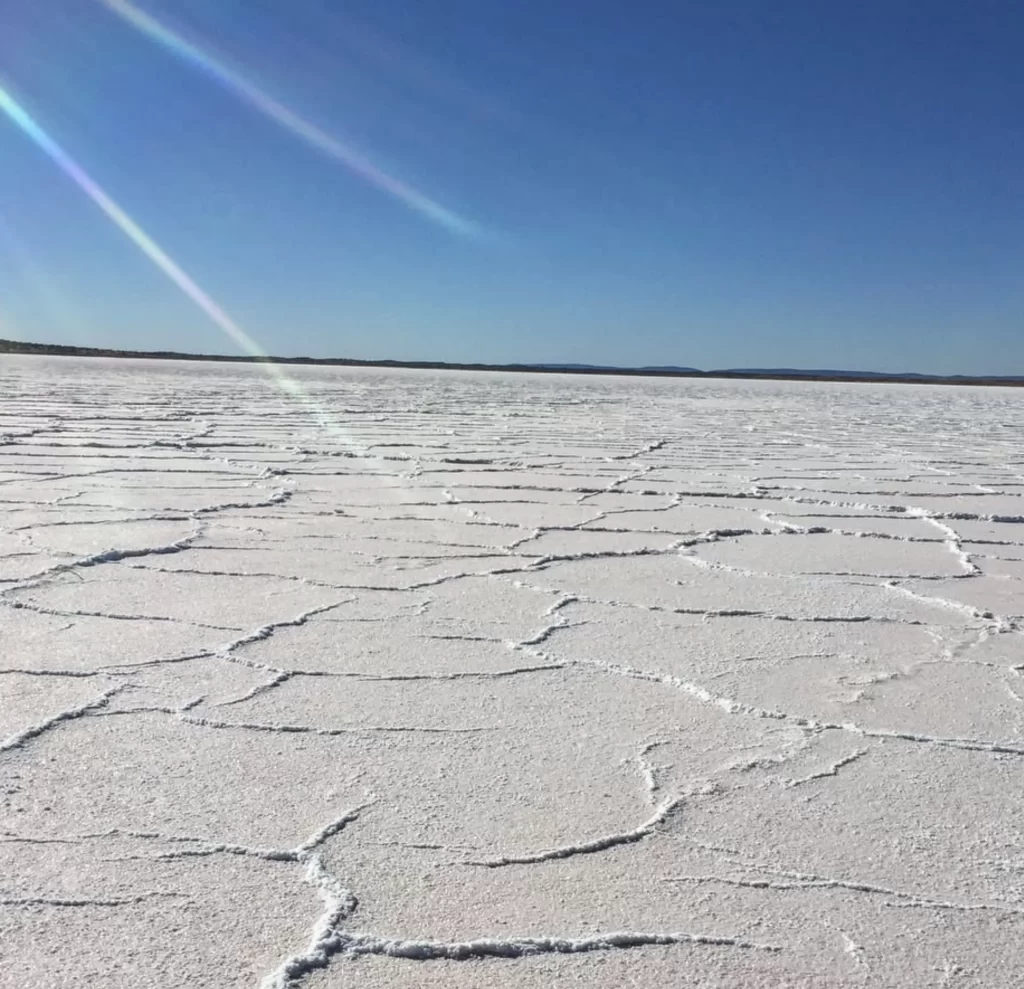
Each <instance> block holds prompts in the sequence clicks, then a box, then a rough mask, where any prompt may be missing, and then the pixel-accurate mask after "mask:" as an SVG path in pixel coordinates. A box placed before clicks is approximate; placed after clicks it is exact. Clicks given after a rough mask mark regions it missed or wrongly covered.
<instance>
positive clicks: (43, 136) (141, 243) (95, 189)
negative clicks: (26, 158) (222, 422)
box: [0, 86, 266, 357]
mask: <svg viewBox="0 0 1024 989" xmlns="http://www.w3.org/2000/svg"><path fill="white" fill-rule="evenodd" d="M0 111H3V112H4V113H5V114H6V115H7V116H8V117H9V118H10V119H11V120H12V121H13V122H14V123H15V124H17V126H18V127H19V128H20V129H21V130H22V131H24V133H25V134H27V135H28V137H30V138H31V139H32V141H33V142H34V143H35V144H36V145H38V146H39V147H40V148H41V149H42V150H43V151H45V152H46V154H47V155H49V156H50V158H52V159H53V161H54V162H55V163H56V164H57V165H58V166H59V167H60V169H61V170H62V171H63V172H64V173H65V174H66V175H67V176H68V177H69V178H71V180H72V181H73V182H74V183H75V184H76V185H77V186H78V187H79V188H80V189H81V190H82V191H83V192H84V193H85V194H86V195H87V196H88V197H89V198H90V199H91V200H92V201H93V202H94V203H95V204H96V205H97V206H99V208H100V209H101V210H103V212H104V213H106V214H107V216H108V217H109V218H110V219H111V220H112V221H113V222H114V223H115V224H116V225H117V226H118V227H119V228H120V230H121V232H122V233H124V234H125V235H126V236H127V237H128V238H129V239H130V240H131V241H132V242H133V243H134V244H135V246H136V247H138V248H139V250H140V251H142V253H143V254H145V255H146V257H148V258H149V259H150V261H152V262H153V263H154V264H155V265H156V266H157V267H158V268H159V269H160V270H161V271H162V272H163V273H164V274H165V275H166V276H167V277H168V278H169V279H170V280H171V281H172V282H174V284H175V285H177V286H178V288H180V289H181V290H182V292H184V293H185V294H186V295H187V296H188V297H189V298H190V299H191V300H192V301H193V302H194V303H195V304H196V305H197V306H199V308H200V309H202V310H203V312H204V313H206V315H207V316H209V318H210V319H211V320H212V321H213V322H214V323H216V325H217V326H219V327H220V328H221V329H222V330H223V331H224V332H225V333H226V334H227V335H228V336H229V337H230V338H231V339H232V340H234V341H235V343H236V344H238V346H239V347H241V348H242V349H243V350H244V351H245V352H246V353H248V354H250V355H251V356H254V357H255V356H266V355H265V353H264V352H263V351H262V350H261V349H260V348H259V347H258V346H257V345H256V342H255V341H254V340H253V339H252V337H250V336H249V335H248V334H247V333H246V332H245V331H244V330H243V329H242V328H241V327H240V326H239V325H238V324H237V323H236V322H235V321H234V320H233V319H232V318H231V317H230V316H229V315H228V314H227V313H226V312H224V310H223V309H221V307H220V306H218V305H217V303H216V302H214V301H213V299H211V298H210V297H209V296H208V295H207V294H206V293H205V292H204V291H203V290H202V289H201V288H200V287H199V286H198V285H197V284H196V283H195V282H194V281H192V279H191V278H190V277H189V276H188V275H187V274H186V273H185V272H184V271H183V270H182V269H181V268H180V267H179V266H178V265H177V264H176V263H175V262H174V261H173V260H172V259H171V258H170V257H169V256H168V254H167V253H166V252H165V251H164V250H163V249H162V248H161V247H160V245H159V244H157V243H156V241H154V240H153V238H152V237H150V236H149V234H147V233H146V231H145V230H143V229H142V227H140V226H139V225H138V224H137V223H136V222H135V221H134V220H133V219H132V218H131V217H130V216H129V215H128V214H127V213H126V212H125V211H124V210H123V209H121V207H120V206H118V205H117V203H115V202H114V200H113V199H111V198H110V196H108V195H107V194H106V193H105V192H104V191H103V189H102V187H101V186H100V185H99V184H98V183H96V182H95V181H94V180H93V179H92V178H91V177H90V176H89V174H88V172H86V171H85V169H83V168H82V167H81V165H79V164H78V163H77V162H76V161H75V160H74V159H73V158H72V157H71V156H70V155H69V154H68V153H67V152H66V151H65V150H64V149H63V148H62V147H61V146H60V145H59V144H58V143H57V142H56V141H55V140H54V139H53V138H52V137H50V135H49V134H47V133H46V131H45V130H43V128H42V127H40V126H39V124H38V123H36V121H35V120H33V119H32V117H31V115H30V114H29V113H28V111H27V110H25V109H24V108H23V107H22V106H21V105H20V104H19V103H18V102H17V100H15V99H14V97H13V96H11V94H10V93H8V92H7V91H6V90H5V89H4V88H3V86H0Z"/></svg>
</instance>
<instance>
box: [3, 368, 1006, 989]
mask: <svg viewBox="0 0 1024 989" xmlns="http://www.w3.org/2000/svg"><path fill="white" fill-rule="evenodd" d="M1022 581H1024V392H1020V391H1012V390H998V389H975V388H941V387H915V386H899V385H869V384H858V385H832V384H817V383H795V384H794V383H780V382H742V381H736V382H712V381H687V380H652V379H629V378H591V377H562V376H539V375H536V376H535V375H519V376H516V375H502V374H479V375H473V374H464V373H455V372H449V373H427V372H410V371H392V372H388V371H378V370H349V369H326V368H289V369H287V370H286V372H285V371H282V370H268V369H265V368H264V369H261V368H258V367H253V366H232V365H214V364H174V363H159V362H157V363H147V362H128V361H112V362H107V361H101V360H81V361H76V360H70V359H59V360H55V359H40V358H10V357H5V358H3V361H2V363H0V856H2V859H3V865H2V868H0V985H3V986H5V987H6V986H10V987H12V989H13V987H18V989H27V987H46V989H51V987H63V986H68V987H71V986H74V987H81V986H90V987H96V989H106V987H133V989H134V987H140V986H142V987H148V986H152V987H186V986H187V987H190V989H195V987H217V989H227V987H261V986H262V987H264V989H286V987H295V986H303V987H308V989H342V987H348V986H359V987H361V989H374V987H381V989H384V987H388V989H392V987H397V989H406V987H407V989H414V987H415V989H423V987H427V989H429V987H438V989H440V987H445V989H497V987H503V989H504V987H522V989H541V987H549V986H556V985H557V986H563V985H577V986H592V987H598V989H602V987H603V989H609V987H619V986H644V987H656V986H701V987H758V986H761V987H769V986H770V987H837V986H838V987H842V986H865V987H868V986H870V987H919V986H949V987H953V989H957V987H967V986H976V987H990V989H991V987H1010V986H1019V985H1021V984H1024V983H1022V979H1024V976H1022V975H1021V973H1022V971H1024V947H1022V945H1024V839H1022V822H1024V638H1022V631H1024V583H1022Z"/></svg>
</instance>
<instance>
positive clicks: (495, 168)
mask: <svg viewBox="0 0 1024 989" xmlns="http://www.w3.org/2000/svg"><path fill="white" fill-rule="evenodd" d="M111 6H115V7H116V6H118V4H117V2H116V0H108V2H107V3H104V2H103V0H47V2H46V3H45V4H41V3H38V0H0V87H2V89H0V92H4V93H6V94H7V96H8V107H10V101H11V100H13V101H16V103H17V105H18V106H19V107H20V108H21V110H22V111H23V113H26V114H28V115H30V117H31V119H32V120H33V121H34V123H35V125H37V126H38V127H39V128H41V129H42V130H43V131H45V133H46V134H47V135H48V136H49V138H50V139H52V140H53V141H56V142H57V143H58V144H59V145H60V146H61V148H62V149H63V150H64V152H66V154H67V155H69V156H71V158H72V159H74V161H75V162H77V164H78V166H79V167H80V168H81V169H82V170H84V172H85V173H87V175H88V176H89V177H91V179H92V180H93V181H94V182H96V183H98V185H99V186H100V187H102V189H103V190H105V192H106V193H107V194H108V195H109V196H110V197H111V199H112V200H114V201H115V202H116V204H117V205H118V206H120V208H122V209H123V210H124V212H125V213H126V214H127V215H128V216H129V217H130V218H131V220H132V221H134V222H135V223H136V224H137V225H138V226H139V227H140V228H141V229H142V230H144V231H145V233H146V234H147V235H148V236H149V237H150V238H152V241H153V242H155V244H157V245H158V246H159V248H160V249H161V250H162V251H164V252H165V254H166V256H167V257H169V258H171V259H173V262H175V263H176V264H178V265H179V266H180V267H181V269H183V270H184V271H185V272H187V273H188V275H189V276H191V278H192V279H194V281H195V282H196V283H197V284H198V286H199V287H200V288H201V290H202V291H203V292H204V293H205V294H206V296H208V297H209V299H211V300H214V301H215V303H216V304H217V305H218V306H220V307H222V308H223V310H224V311H226V312H227V313H228V314H230V317H231V319H232V320H233V321H234V322H235V323H236V324H237V325H238V326H240V327H241V328H242V329H243V330H244V332H245V333H246V334H248V336H249V337H251V338H252V339H253V340H255V341H257V342H258V344H259V345H260V346H261V347H262V348H263V349H265V350H266V351H269V352H272V353H280V354H310V355H317V356H350V357H360V358H378V357H379V358H397V359H424V358H426V359H441V360H482V361H515V360H525V361H575V362H590V363H617V364H637V365H642V364H684V365H696V366H699V367H705V368H710V367H723V366H734V367H735V366H803V367H855V368H864V369H874V370H890V371H899V370H924V371H935V372H946V373H949V372H964V373H987V372H1004V373H1017V374H1024V112H1022V107H1024V59H1022V58H1021V57H1020V52H1021V50H1022V48H1024V5H1022V4H1020V3H1019V2H1016V0H1006V2H994V0H993V2H987V0H971V2H969V0H963V2H958V3H950V2H944V0H931V2H927V0H918V2H909V0H886V2H875V0H864V2H858V3H838V2H836V3H829V2H820V0H815V2H810V0H807V2H796V0H776V2H772V3H766V2H763V0H734V2H730V0H721V2H711V0H707V2H700V3H697V2H687V0H671V2H669V0H666V2H661V0H634V2H631V3H622V2H615V3H612V2H606V0H590V2H588V3H586V4H567V3H550V2H548V0H517V2H515V3H507V2H504V0H502V2H498V0H415V2H414V0H404V2H399V0H349V2H346V3H345V4H340V3H337V2H333V0H288V2H285V0H221V2H211V0H140V2H139V3H138V4H137V5H136V6H135V7H127V8H126V7H125V5H124V4H123V3H122V4H121V5H120V13H118V11H117V10H114V9H111ZM126 9H127V10H128V11H129V14H130V13H131V12H132V11H140V12H141V14H142V15H143V16H149V17H152V18H155V19H156V20H155V23H158V24H159V25H161V26H162V27H163V28H166V29H167V30H169V31H171V32H173V37H175V38H177V39H179V41H183V42H187V43H188V44H191V45H193V46H195V48H196V49H198V51H199V52H201V53H202V56H201V57H200V58H198V59H197V58H196V57H195V51H194V50H185V49H182V48H181V47H180V46H179V47H178V49H177V50H175V49H174V46H173V44H172V45H168V44H162V43H161V42H160V41H159V39H157V38H155V37H154V36H153V35H152V32H151V33H150V34H146V33H145V32H144V31H142V30H140V29H139V27H138V23H139V21H138V18H136V19H135V21H134V22H133V20H132V17H131V16H126V15H125V10H126ZM147 23H150V24H152V23H154V22H153V21H149V22H147ZM167 37H168V36H167V35H165V36H164V39H165V41H166V38H167ZM189 51H191V52H192V54H191V57H190V55H189ZM204 58H205V59H206V60H205V61H204V60H203V59H204ZM225 73H230V75H228V76H226V75H225ZM226 78H228V79H234V80H236V81H237V80H238V79H242V80H244V83H243V85H247V86H248V87H249V89H248V90H245V92H240V91H239V89H238V86H237V85H236V86H235V87H234V88H233V87H232V85H230V84H225V79H226ZM254 87H255V88H254ZM246 92H248V93H249V94H251V93H253V92H257V93H258V94H260V97H259V98H262V99H264V100H265V101H273V103H272V104H270V103H269V102H264V104H263V105H262V109H261V105H260V103H259V99H257V100H256V102H254V101H253V99H247V98H246V95H245V93H246ZM268 105H272V106H274V107H277V108H278V110H279V111H280V110H281V108H284V111H282V112H287V113H288V114H289V115H290V116H289V118H288V119H289V120H290V121H292V123H294V122H295V121H300V122H301V124H300V129H301V126H307V125H308V126H312V127H315V128H316V129H317V130H316V133H317V134H320V135H325V136H326V138H327V139H329V140H330V141H333V142H334V144H333V145H331V147H336V148H337V147H340V148H343V149H344V151H345V154H347V155H348V156H349V158H348V160H347V161H346V160H339V157H338V155H336V154H335V155H333V156H332V153H331V152H330V150H329V149H328V150H327V151H325V147H324V146H323V144H322V143H321V146H319V147H318V146H316V141H315V140H314V142H313V143H310V140H309V132H308V131H307V132H305V138H304V137H303V134H302V133H297V132H296V127H294V126H293V127H292V128H291V129H289V127H288V126H284V125H283V124H282V122H281V119H280V118H281V112H278V114H277V117H276V118H275V116H274V114H273V113H268V112H267V106H268ZM352 155H358V156H360V157H359V158H358V161H359V162H362V163H364V164H365V162H366V161H369V162H372V164H371V165H369V166H367V167H365V168H362V169H361V171H362V174H360V168H353V167H352V162H353V160H357V159H353V158H352ZM367 169H369V171H367ZM399 183H400V185H399ZM396 189H399V190H400V191H399V192H397V193H396V191H395V190H396ZM424 204H427V205H426V206H425V205H424ZM446 218H448V219H446ZM452 218H456V219H452ZM0 336H11V337H16V338H20V339H27V340H42V341H48V342H59V343H76V344H84V345H97V346H116V347H126V348H137V349H162V348H173V349H178V350H191V351H204V352H208V353H209V352H219V353H231V352H237V351H238V349H239V347H238V345H237V343H236V342H234V341H233V340H231V339H230V338H229V337H227V336H225V335H224V333H223V331H222V329H221V328H219V327H218V326H217V325H216V322H215V321H211V319H210V318H209V315H208V312H204V310H203V308H202V307H201V306H197V305H196V302H195V299H194V298H190V297H189V295H188V293H187V292H183V291H181V289H180V287H179V286H177V285H175V284H174V282H173V281H172V280H169V279H168V278H167V277H166V273H165V272H164V271H162V270H161V269H160V267H159V266H158V265H156V264H154V263H153V261H152V258H151V257H147V255H146V254H145V253H144V252H143V251H142V250H140V248H139V245H138V244H137V243H136V242H133V240H132V239H131V238H130V237H128V236H126V235H125V232H124V231H123V230H122V229H120V228H119V227H118V226H117V224H116V223H114V222H112V221H111V219H110V218H109V216H107V215H105V214H104V212H103V211H102V210H101V209H99V208H98V207H97V205H96V203H95V202H94V201H92V200H91V199H90V198H89V196H88V195H86V194H85V192H84V191H83V189H82V188H81V187H80V185H79V184H76V182H75V181H73V180H72V178H71V177H69V175H68V174H67V173H66V171H64V170H62V169H61V168H60V167H59V166H58V163H56V162H55V161H54V160H52V158H51V157H49V156H48V155H47V153H46V152H45V151H44V150H43V149H42V148H41V147H40V146H39V144H38V143H34V142H33V141H32V140H31V139H30V135H29V134H27V133H26V132H25V130H24V129H23V128H20V127H18V126H17V125H16V124H15V123H14V122H13V121H12V120H11V119H9V118H8V117H5V116H3V115H2V114H0Z"/></svg>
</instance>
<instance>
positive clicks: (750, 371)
mask: <svg viewBox="0 0 1024 989" xmlns="http://www.w3.org/2000/svg"><path fill="white" fill-rule="evenodd" d="M0 354H37V355H46V356H51V357H116V358H135V359H145V360H174V361H224V362H228V363H232V364H313V365H324V366H328V367H332V366H333V367H392V368H393V367H407V368H421V369H429V370H451V371H514V372H517V373H532V374H607V375H622V376H646V377H670V378H750V379H758V378H767V379H774V380H780V381H851V382H852V381H888V382H904V383H908V384H946V385H1024V375H1001V376H995V375H991V376H986V377H974V376H971V375H965V374H954V375H945V376H944V375H935V374H921V373H919V372H916V371H907V372H905V373H902V374H886V373H884V372H880V371H839V370H830V369H818V370H804V369H801V368H790V367H781V368H780V367H777V368H726V369H722V370H716V371H701V370H700V369H699V368H695V367H682V366H678V365H675V364H669V365H660V366H652V365H646V366H644V367H616V366H613V365H603V364H550V363H545V364H471V363H455V362H449V361H392V360H379V361H364V360H357V359H355V358H349V357H269V356H268V357H248V356H240V355H225V354H185V353H178V352H176V351H169V350H160V351H146V350H113V349H105V348H100V347H69V346H64V345H63V344H49V343H25V342H23V341H20V340H3V339H0Z"/></svg>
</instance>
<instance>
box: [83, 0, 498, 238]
mask: <svg viewBox="0 0 1024 989" xmlns="http://www.w3.org/2000/svg"><path fill="white" fill-rule="evenodd" d="M99 2H100V3H102V4H103V5H104V6H105V7H107V8H108V9H109V10H111V11H112V12H113V13H115V14H116V15H117V16H118V17H120V18H121V19H122V20H124V21H126V22H127V23H128V24H130V25H131V26H132V27H134V28H135V29H136V30H138V31H140V32H141V33H142V34H144V35H145V36H146V37H148V38H149V39H150V40H152V41H155V42H156V43H157V44H159V45H161V46H162V47H163V48H166V49H167V50H168V51H170V52H171V53H172V54H174V55H176V56H177V57H178V58H180V59H182V60H183V61H185V62H187V63H188V64H190V65H193V66H195V67H196V68H198V69H200V70H201V71H203V72H204V73H206V74H207V75H209V76H210V77H211V78H213V79H215V80H216V81H217V82H218V83H220V84H221V85H222V86H223V87H224V88H225V89H227V90H229V91H230V92H232V93H234V94H235V96H237V97H238V98H239V99H241V100H243V101H244V102H246V103H248V104H249V105H250V106H253V107H255V109H257V110H259V111H260V113H262V114H263V115H264V116H265V117H267V118H268V119H269V120H272V121H274V123H276V124H278V125H280V126H281V127H283V128H284V129H285V130H287V131H289V132H290V133H291V134H293V135H294V136H295V137H297V138H299V139H300V140H302V141H304V142H305V143H306V144H308V145H310V147H312V148H315V149H316V150H317V151H319V152H320V153H321V154H324V155H326V156H327V157H328V158H331V159H332V160H334V161H336V162H338V163H339V164H341V165H343V166H344V167H345V168H347V169H348V170H349V171H350V172H352V173H353V174H354V175H356V176H358V177H359V178H361V179H363V180H364V181H366V182H369V183H370V184H371V185H373V186H375V187H376V188H378V189H380V190H381V191H382V192H385V193H387V194H388V195H389V196H392V197H393V198H395V199H397V200H398V201H399V202H402V203H404V204H405V205H406V206H408V207H409V208H410V209H412V210H414V211H415V212H417V213H419V214H420V215H421V216H424V217H426V218H427V219H429V220H432V221H434V222H435V223H437V224H439V225H440V226H442V227H445V228H446V229H447V230H450V231H451V232H452V233H456V234H459V235H461V236H464V237H471V238H476V237H479V236H480V235H481V231H480V230H479V228H478V227H477V225H476V224H474V223H472V222H471V221H469V220H466V219H464V218H463V217H461V216H459V215H458V214H456V213H453V212H452V211H451V210H449V209H446V208H445V207H444V206H442V205H441V204H440V203H438V202H435V201H434V200H433V199H431V198H430V197H429V196H426V195H425V194H424V193H422V192H420V191H419V190H418V189H414V188H413V187H412V186H410V185H408V184H406V183H405V182H402V181H401V180H400V179H397V178H395V177H394V176H393V175H389V174H388V173H387V172H384V171H382V170H381V169H380V168H378V167H377V166H376V165H375V164H374V163H373V162H372V161H370V159H369V158H367V157H366V156H365V155H362V154H360V153H359V152H358V151H355V150H354V149H352V148H350V147H347V146H346V145H344V144H342V142H341V141H339V140H338V139H337V138H335V137H332V136H331V135H330V134H328V133H326V132H325V131H323V130H321V129H320V128H319V127H317V126H316V125H315V124H311V123H310V122H309V121H308V120H306V119H304V118H303V117H300V116H299V115H298V114H297V113H295V112H294V111H293V110H291V109H289V108H288V107H287V106H285V105H284V104H283V103H280V102H279V101H277V100H275V99H274V98H273V97H271V96H268V95H267V94H266V93H265V92H263V90H261V89H260V88H259V87H258V86H256V85H255V84H254V83H252V82H250V81H249V80H248V79H246V78H244V77H243V76H241V75H240V74H239V73H237V72H235V71H234V70H233V69H230V68H228V67H227V66H226V65H224V63H223V62H221V61H219V60H218V59H217V58H215V57H214V56H213V55H211V54H210V53H209V52H206V51H204V50H203V49H201V48H199V47H198V46H197V45H195V44H193V43H192V42H190V41H188V40H186V39H185V38H183V37H182V36H181V35H180V34H178V33H177V32H175V31H172V30H171V29H170V28H169V27H167V26H166V25H165V24H162V23H161V22H160V21H158V20H157V19H156V18H155V17H153V16H152V15H151V14H147V13H145V12H144V11H142V10H139V8H138V7H136V6H134V5H133V4H131V3H128V2H127V0H99Z"/></svg>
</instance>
